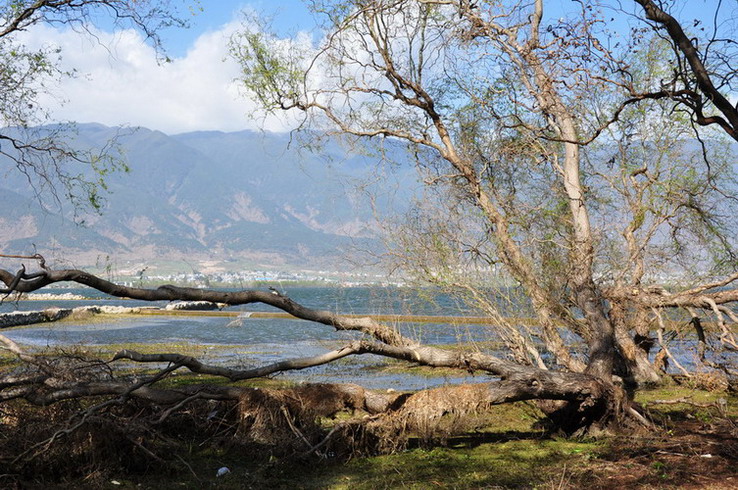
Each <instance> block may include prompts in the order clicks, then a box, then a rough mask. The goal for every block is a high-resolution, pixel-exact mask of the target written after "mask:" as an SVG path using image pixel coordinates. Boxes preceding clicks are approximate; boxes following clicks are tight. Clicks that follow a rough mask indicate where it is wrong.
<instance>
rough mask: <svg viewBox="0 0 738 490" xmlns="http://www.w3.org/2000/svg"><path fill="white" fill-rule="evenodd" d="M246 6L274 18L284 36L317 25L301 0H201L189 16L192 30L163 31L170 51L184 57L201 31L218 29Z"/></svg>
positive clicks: (278, 29) (275, 24)
mask: <svg viewBox="0 0 738 490" xmlns="http://www.w3.org/2000/svg"><path fill="white" fill-rule="evenodd" d="M244 8H248V9H253V10H255V11H256V12H259V13H264V14H265V15H266V16H269V17H271V18H272V19H273V21H274V24H273V25H274V27H275V28H276V29H277V31H278V32H279V34H282V35H289V34H291V33H294V32H295V31H298V30H311V29H313V27H314V21H313V16H312V14H311V13H310V12H309V10H308V8H307V7H306V4H305V2H304V1H302V0H279V1H268V0H258V1H250V2H243V1H240V2H239V1H232V0H209V1H208V0H201V1H200V8H198V9H195V14H194V15H187V18H188V19H189V21H190V23H191V28H190V29H170V30H168V31H167V32H165V33H164V40H165V42H166V45H167V49H168V52H169V53H170V55H172V56H176V57H180V56H184V55H185V54H186V52H187V49H188V48H189V47H190V46H191V45H192V43H194V42H195V40H196V39H197V38H198V37H199V36H200V35H201V34H203V33H205V32H213V31H217V30H218V29H220V28H221V26H223V25H224V24H226V23H228V22H229V21H231V20H232V19H233V18H234V16H237V15H238V13H239V12H240V11H242V10H243V9H244Z"/></svg>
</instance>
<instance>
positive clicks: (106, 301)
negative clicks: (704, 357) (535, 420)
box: [0, 286, 694, 389]
mask: <svg viewBox="0 0 738 490" xmlns="http://www.w3.org/2000/svg"><path fill="white" fill-rule="evenodd" d="M44 292H46V293H51V294H63V293H72V294H76V295H81V296H85V297H87V298H89V300H74V301H71V300H60V301H45V300H42V301H19V302H15V303H12V302H11V303H9V302H5V303H3V304H0V312H8V311H13V310H41V309H44V308H48V307H60V308H74V307H76V306H82V305H87V304H95V305H115V306H128V307H134V306H159V307H164V306H166V302H155V303H149V302H144V301H135V300H124V299H118V298H112V297H110V296H107V295H103V294H102V293H99V292H97V291H94V290H91V289H80V288H70V289H60V288H54V289H48V290H41V291H39V293H44ZM282 292H283V293H284V294H286V295H288V296H289V297H290V298H292V299H293V300H294V301H296V302H298V303H301V304H303V305H305V306H308V307H311V308H316V309H327V310H331V311H335V312H338V313H344V314H397V315H433V316H455V317H468V316H477V315H480V312H479V311H476V310H473V309H470V308H468V307H465V306H464V305H461V304H459V303H458V302H457V301H456V300H455V299H453V298H451V297H449V296H448V295H445V294H440V293H433V292H431V291H428V290H425V291H420V292H418V291H416V290H412V289H409V288H397V287H289V286H288V287H286V288H284V290H282ZM499 302H500V304H501V308H502V310H503V311H504V312H505V313H506V314H508V315H514V316H529V315H531V311H530V309H529V307H527V306H525V305H523V306H519V305H510V304H506V303H504V302H503V300H502V299H500V300H499ZM225 311H232V312H234V313H241V312H243V313H246V312H250V311H279V310H276V309H275V308H273V307H270V306H266V305H262V304H251V305H243V306H237V307H229V308H226V309H225ZM234 324H235V325H236V326H234ZM396 326H397V327H398V328H399V329H400V330H401V331H402V332H403V333H404V334H405V335H408V336H410V337H412V338H414V339H417V340H419V341H421V342H424V343H427V344H437V345H450V344H455V343H459V342H495V341H497V340H498V339H499V338H498V336H497V335H496V334H495V333H494V332H493V331H492V330H491V329H490V327H489V326H488V325H484V324H480V323H456V324H453V325H449V324H448V323H398V324H397V325H396ZM3 334H4V335H6V336H8V337H9V338H11V339H13V340H14V341H16V342H18V343H20V344H22V345H29V346H34V347H37V348H45V347H51V348H54V347H63V346H70V345H81V346H89V347H93V348H94V347H96V346H103V345H110V344H127V343H144V344H146V343H151V344H169V343H173V344H180V345H187V346H188V347H189V350H190V351H192V350H193V348H194V351H195V352H198V350H199V349H200V348H201V349H202V351H201V353H198V354H196V356H197V357H198V358H199V359H201V360H203V361H205V362H213V363H215V362H217V363H221V364H225V365H229V366H231V367H242V368H243V367H252V366H257V365H262V364H265V363H270V362H275V361H278V360H283V359H287V358H295V357H307V356H314V355H317V354H320V353H323V352H325V351H327V350H332V349H335V348H338V347H340V346H341V345H344V344H345V343H346V342H348V341H350V340H353V339H356V338H359V337H360V335H361V334H360V333H357V332H336V331H334V330H333V329H332V328H331V327H328V326H325V325H319V324H314V323H311V322H307V321H303V320H292V319H282V318H245V315H242V316H241V317H239V318H238V321H236V322H234V317H224V316H175V315H171V316H166V315H165V316H159V315H156V316H148V315H138V316H121V317H115V316H102V317H93V318H92V319H91V320H84V321H79V320H77V321H75V320H63V321H60V322H56V323H46V324H37V325H32V326H26V327H15V328H11V329H5V330H3ZM488 345H489V344H488ZM692 345H693V342H691V341H686V340H679V339H677V340H676V341H675V342H674V343H672V344H671V346H670V348H671V350H672V353H673V354H674V355H676V356H677V357H678V358H679V360H680V362H681V363H682V364H683V365H684V366H685V367H686V368H687V369H691V368H693V367H694V363H693V359H694V352H693V349H692ZM497 354H500V355H503V356H504V353H501V352H497ZM386 365H387V360H386V359H384V358H381V357H378V356H374V355H362V356H352V357H350V358H347V359H343V360H341V361H339V362H337V363H332V364H329V365H324V366H319V367H315V368H309V369H306V370H303V371H293V372H289V373H284V374H282V375H281V376H284V377H287V378H289V379H293V380H304V381H311V382H316V381H323V382H355V383H359V384H362V385H364V386H367V387H374V388H389V387H392V388H395V389H422V388H427V387H430V386H436V385H439V384H443V383H458V382H464V381H474V380H480V379H481V380H486V379H489V376H487V375H477V376H454V377H444V376H431V377H429V376H426V375H419V374H408V373H401V374H398V373H395V372H392V373H387V370H386V369H383V366H386Z"/></svg>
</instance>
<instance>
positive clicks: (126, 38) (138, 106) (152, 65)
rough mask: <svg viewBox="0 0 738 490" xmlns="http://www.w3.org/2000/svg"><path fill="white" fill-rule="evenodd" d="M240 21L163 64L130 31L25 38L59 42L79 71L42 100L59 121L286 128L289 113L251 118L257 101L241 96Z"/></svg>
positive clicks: (46, 32) (181, 128) (54, 32)
mask: <svg viewBox="0 0 738 490" xmlns="http://www.w3.org/2000/svg"><path fill="white" fill-rule="evenodd" d="M238 26H239V23H238V22H235V21H234V22H231V23H229V24H226V25H224V26H222V27H221V28H220V29H218V30H216V31H212V32H207V33H204V34H202V35H201V36H200V37H199V38H198V39H197V40H196V41H195V43H194V44H193V45H192V46H191V47H190V49H189V50H188V51H187V54H186V55H185V56H184V57H182V58H176V59H174V60H173V61H172V62H171V63H165V64H157V62H156V56H155V53H154V50H153V49H152V48H151V47H149V46H148V45H146V44H145V43H144V41H143V39H142V37H141V36H140V35H139V34H138V33H137V32H135V31H132V30H125V31H117V32H114V33H110V32H102V31H96V30H95V31H93V33H94V35H95V36H96V37H98V38H99V41H96V40H95V39H93V38H92V36H89V35H82V34H79V33H77V32H74V31H72V30H69V29H63V30H61V29H54V28H51V27H48V26H37V27H35V28H34V29H32V30H30V31H28V32H26V33H23V36H22V38H21V39H20V41H21V42H23V43H25V44H26V45H28V46H29V47H39V46H41V45H57V46H60V47H61V48H62V57H63V66H64V68H65V69H70V68H75V69H76V70H77V71H78V76H77V77H76V78H73V79H67V80H64V81H62V82H61V83H60V84H59V86H58V87H56V90H55V93H54V94H53V96H52V95H48V96H45V97H44V99H43V100H42V101H41V102H42V104H44V105H45V106H46V107H47V108H49V109H50V110H51V113H52V115H53V116H54V118H55V119H57V120H71V121H77V122H98V123H102V124H106V125H110V126H113V125H121V124H123V125H131V126H145V127H148V128H150V129H157V130H160V131H163V132H165V133H169V134H175V133H180V132H186V131H196V130H221V131H236V130H240V129H247V128H248V129H266V130H269V131H284V130H286V129H288V128H289V123H287V122H286V121H287V118H285V117H283V116H269V117H267V118H253V115H254V114H256V113H257V112H258V111H257V105H256V103H254V102H253V101H249V100H247V99H246V98H245V97H244V96H243V95H241V94H239V90H238V86H237V82H235V81H234V79H235V78H236V77H237V76H238V73H239V68H238V65H237V64H236V63H235V62H234V61H233V60H231V59H229V58H228V57H227V54H228V47H227V45H228V39H229V37H230V35H231V34H232V33H233V32H234V31H235V30H236V29H237V28H238ZM60 100H64V102H63V103H61V102H60Z"/></svg>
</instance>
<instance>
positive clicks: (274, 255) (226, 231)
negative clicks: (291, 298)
mask: <svg viewBox="0 0 738 490" xmlns="http://www.w3.org/2000/svg"><path fill="white" fill-rule="evenodd" d="M116 136H117V143H118V145H119V148H120V154H121V155H122V158H123V160H124V161H125V162H126V164H127V166H128V167H129V169H130V170H129V172H116V173H111V174H109V175H107V176H106V177H105V182H106V185H107V186H108V189H109V194H108V195H106V196H105V197H106V199H105V202H104V205H103V207H102V209H101V212H100V213H99V214H90V213H88V214H85V215H79V214H75V210H73V209H71V206H70V205H69V204H68V203H66V202H64V201H63V200H62V202H61V204H60V203H59V202H56V201H54V200H51V199H48V198H47V197H48V196H44V195H43V194H42V195H41V198H40V199H39V198H38V197H34V192H33V188H32V187H30V186H29V184H28V182H27V179H26V178H25V176H23V175H22V174H21V173H19V172H17V171H14V170H12V169H11V170H8V171H7V172H6V174H5V176H4V177H5V178H4V179H3V181H2V182H0V203H1V204H2V206H3V209H4V210H5V212H4V213H3V214H2V216H1V217H0V230H2V233H0V250H2V252H3V253H6V254H8V253H17V254H29V253H33V252H34V251H38V252H39V253H42V254H45V255H47V256H49V255H50V256H53V257H54V258H56V259H57V260H62V261H67V262H71V263H74V264H75V265H79V266H89V265H93V264H98V265H99V264H100V262H101V261H109V260H115V261H116V263H120V264H130V265H131V266H132V267H133V266H135V267H139V266H140V265H141V264H143V263H174V262H182V261H185V262H187V263H191V264H194V263H197V264H198V266H197V268H198V269H203V268H205V269H207V268H208V267H210V268H212V269H219V270H224V269H229V268H233V267H264V268H270V267H301V268H306V267H309V268H312V269H318V268H324V269H329V270H340V269H343V268H345V267H346V264H345V263H343V262H342V259H343V258H345V257H346V256H347V255H351V252H352V251H353V250H375V251H376V250H378V248H381V245H380V241H379V240H378V238H377V235H376V229H377V226H376V221H375V218H374V216H375V213H374V211H376V210H377V207H379V208H382V209H383V210H386V209H387V206H389V204H388V202H389V198H388V199H384V200H383V199H376V196H375V198H374V199H372V200H371V202H370V199H369V198H368V197H367V196H366V195H365V193H364V192H362V191H361V190H359V189H360V186H357V185H358V184H362V185H363V184H366V183H367V182H370V181H372V180H373V179H374V178H375V175H376V172H377V169H378V168H379V167H378V166H377V161H378V157H376V156H372V155H371V154H370V152H368V151H357V150H356V149H351V148H347V147H346V146H344V145H342V144H341V143H339V142H338V141H335V140H331V141H328V142H327V143H326V144H324V145H322V146H321V147H320V150H319V151H315V152H310V151H307V150H303V149H301V147H300V145H298V144H297V143H296V142H295V141H292V138H291V136H290V135H289V134H282V133H259V132H251V131H242V132H235V133H223V132H212V131H211V132H193V133H185V134H178V135H171V136H169V135H166V134H164V133H162V132H159V131H153V130H149V129H146V128H137V129H135V130H131V131H129V130H126V131H123V132H121V130H120V128H111V127H106V126H103V125H99V124H82V125H79V126H78V127H77V133H76V136H75V139H74V145H76V146H78V147H84V148H101V147H103V146H104V145H106V144H107V143H108V142H109V141H110V140H111V139H112V138H114V137H116ZM0 163H1V164H2V167H0V168H8V166H7V165H6V163H10V162H0ZM397 168H398V167H395V169H397ZM402 172H405V173H404V174H403V173H402ZM392 178H393V179H394V182H395V183H398V186H397V188H398V189H399V191H398V194H395V195H394V199H395V200H394V201H393V202H406V201H407V192H408V190H407V189H408V188H409V186H407V185H405V184H403V183H402V182H401V181H403V180H408V179H412V177H411V169H410V168H409V167H408V168H407V169H405V170H400V171H399V172H393V177H392ZM408 182H409V181H408ZM379 187H381V188H382V190H383V191H386V190H387V181H383V183H382V184H380V185H379ZM390 187H391V186H390ZM398 196H399V197H398ZM380 197H381V196H380ZM80 223H82V224H80ZM111 258H112V259H111ZM203 264H204V267H203ZM194 268H195V266H193V269H194Z"/></svg>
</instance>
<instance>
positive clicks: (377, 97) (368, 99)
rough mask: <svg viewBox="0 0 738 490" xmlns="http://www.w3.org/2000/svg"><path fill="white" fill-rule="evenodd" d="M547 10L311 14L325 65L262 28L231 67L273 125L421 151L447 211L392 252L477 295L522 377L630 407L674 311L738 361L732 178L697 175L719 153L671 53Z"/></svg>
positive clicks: (319, 7) (459, 5)
mask: <svg viewBox="0 0 738 490" xmlns="http://www.w3.org/2000/svg"><path fill="white" fill-rule="evenodd" d="M543 4H544V2H542V1H535V2H529V3H527V4H520V3H512V2H511V3H506V2H502V3H499V2H497V3H492V2H457V1H452V0H449V1H442V0H438V1H436V0H424V1H401V0H394V1H390V0H387V1H367V2H363V1H362V2H348V3H346V2H342V3H333V2H313V5H314V8H315V9H316V11H317V12H319V13H322V14H324V15H325V18H326V34H325V37H324V38H323V39H322V41H321V42H320V44H319V45H318V46H317V47H316V48H315V49H314V50H310V49H308V48H306V47H305V46H295V45H293V44H291V43H290V42H289V41H288V40H277V39H276V38H274V37H270V35H269V34H268V32H267V29H266V28H265V27H262V28H260V29H254V28H251V29H250V30H247V31H245V32H244V33H243V34H242V35H241V36H240V37H237V38H234V41H233V51H234V55H235V56H236V57H237V58H238V59H240V60H241V61H242V64H243V69H244V75H243V81H244V85H245V86H246V87H247V89H248V90H250V91H251V93H252V94H253V95H255V96H256V97H257V98H258V99H259V100H261V102H262V104H263V105H264V108H265V109H266V110H267V111H275V110H296V111H302V112H303V113H304V114H305V115H306V119H305V125H306V126H307V127H311V128H317V129H319V130H328V131H332V132H335V133H337V134H342V135H345V136H348V137H353V138H368V139H372V138H373V139H380V140H381V139H385V138H391V139H393V140H399V141H404V142H406V143H407V144H408V145H409V147H411V148H412V149H413V151H414V152H415V154H416V156H417V165H418V167H419V169H420V170H421V173H422V175H423V177H424V179H425V181H426V183H427V184H428V185H429V186H430V187H432V188H433V189H435V190H436V191H437V193H438V195H440V196H441V197H440V200H439V201H438V202H439V203H440V205H438V206H435V207H434V206H433V205H430V204H428V203H423V204H422V205H421V206H419V207H418V209H416V210H415V211H413V212H412V215H411V220H410V224H411V225H414V226H415V228H413V227H412V226H411V227H409V228H404V229H403V235H404V236H403V237H401V238H400V239H399V240H398V242H397V243H398V244H399V245H400V246H399V247H397V248H396V249H395V250H399V252H398V253H397V254H396V257H400V264H401V265H402V266H404V267H406V268H411V269H412V270H414V271H415V272H417V273H418V274H419V275H420V276H421V277H423V278H424V279H425V280H426V281H428V282H431V283H433V284H437V285H442V286H444V287H448V288H450V289H453V290H456V291H458V292H461V293H462V294H464V295H466V296H467V297H468V298H471V299H473V300H474V302H475V303H476V304H477V305H480V307H481V309H482V310H484V311H485V312H486V313H488V314H489V315H490V318H491V319H492V321H493V322H494V323H495V324H496V325H497V326H498V330H499V332H500V335H501V337H502V338H503V339H504V340H505V341H506V342H507V343H508V345H509V347H510V349H511V352H512V353H514V356H515V358H516V359H517V360H518V361H519V362H522V363H524V364H528V365H535V366H537V367H538V368H539V369H541V370H546V369H551V368H552V367H553V366H550V365H546V363H545V362H543V360H542V359H543V357H544V356H542V352H541V351H545V352H546V353H548V354H550V355H551V356H552V358H553V359H554V360H555V362H556V363H557V364H558V365H559V366H561V367H562V368H564V369H565V370H566V371H569V372H572V373H586V374H587V375H591V376H593V377H594V378H595V379H598V380H600V382H602V383H603V384H604V385H605V386H610V387H611V389H613V390H614V391H613V392H617V388H616V387H613V385H611V381H612V376H613V375H614V374H617V375H619V376H620V377H622V378H624V379H626V380H627V381H629V382H632V383H637V382H646V381H650V382H653V381H657V380H658V379H659V377H660V373H659V372H658V370H657V368H656V366H655V365H654V364H653V363H652V362H651V361H650V360H649V356H648V354H649V350H650V347H651V346H652V345H653V343H654V339H655V337H651V332H653V331H655V329H656V327H655V326H656V324H657V322H656V320H657V317H658V315H659V314H660V313H659V311H660V309H663V308H669V307H679V306H682V305H680V303H681V301H686V302H687V303H689V305H686V304H685V305H683V306H689V307H693V308H701V309H704V310H705V311H706V313H707V314H708V315H714V318H715V319H716V323H717V325H718V327H719V331H720V339H721V348H727V349H734V348H736V347H738V346H737V345H736V341H735V339H734V336H733V334H732V333H731V332H730V329H729V328H728V327H727V326H726V323H725V317H726V315H732V316H734V314H733V313H732V312H731V313H730V314H729V313H727V311H730V310H727V309H726V308H725V306H723V305H724V304H726V303H730V302H732V301H733V300H734V299H735V292H732V291H731V292H730V293H727V292H724V291H716V290H715V288H717V287H724V286H727V285H729V284H731V283H732V281H733V280H734V279H735V277H736V276H735V269H734V261H731V260H730V258H731V257H733V247H734V245H735V243H734V241H733V240H732V239H731V238H730V237H731V235H730V234H729V233H726V229H727V228H726V227H725V226H726V225H727V221H726V217H727V216H728V215H729V213H730V211H729V209H730V207H731V206H732V203H731V202H730V200H726V199H723V197H724V196H725V195H726V194H727V193H729V192H730V191H729V190H728V189H729V188H726V187H721V186H723V185H724V184H725V183H726V182H727V183H730V181H731V172H732V169H731V168H730V166H729V165H726V164H723V163H719V164H717V165H715V168H714V170H715V173H712V170H713V169H712V168H711V167H710V166H706V165H702V166H700V162H701V161H702V160H701V158H702V156H703V150H704V152H706V153H712V157H713V160H714V161H715V162H718V161H719V157H718V156H716V155H717V154H718V153H720V151H719V148H720V146H719V144H718V145H713V146H710V145H705V146H704V147H703V148H701V149H700V148H698V149H696V150H695V149H694V148H691V149H690V148H689V141H688V139H689V135H690V134H689V133H688V132H687V131H685V129H689V128H690V126H689V120H688V119H685V118H682V117H680V115H679V114H678V113H677V114H674V112H673V109H672V107H673V104H672V103H670V102H669V101H670V100H671V98H672V96H674V95H678V94H675V93H674V92H673V91H670V90H666V89H664V88H663V87H662V86H660V85H661V82H662V80H663V77H660V74H662V73H663V72H664V71H665V70H668V72H671V70H672V65H671V64H668V63H664V62H663V59H660V58H659V55H662V54H663V53H664V52H665V51H664V50H663V46H664V45H663V43H660V42H659V39H658V38H657V39H653V38H649V37H647V36H645V35H644V34H643V32H642V31H637V30H636V31H635V32H634V33H632V34H633V35H634V36H635V37H633V38H630V39H626V40H625V42H624V43H623V44H622V46H625V47H617V44H616V43H615V41H616V36H614V35H612V33H610V32H608V30H607V25H606V19H605V18H604V17H603V14H602V12H601V11H600V10H597V9H596V8H594V7H593V6H592V5H589V4H581V5H579V6H578V7H577V8H576V10H573V11H569V12H563V13H562V15H561V16H559V15H558V14H559V12H557V15H556V16H555V17H554V16H553V15H548V16H547V15H546V13H545V12H544V8H543V7H544V5H543ZM253 24H254V22H253V21H252V23H251V25H253ZM634 44H641V45H645V46H646V48H648V47H649V46H652V47H653V48H652V51H651V52H650V53H649V52H648V51H649V50H648V49H645V50H644V49H640V48H638V49H633V48H632V47H631V46H633V45H634ZM656 49H661V51H659V53H658V54H657V53H655V52H654V51H653V50H656ZM722 52H723V53H724V51H722ZM667 59H668V58H667ZM705 90H706V88H705ZM698 122H699V121H698ZM703 122H704V121H703ZM660 125H661V126H663V127H664V128H668V129H664V130H663V131H660V132H659V134H660V136H659V137H658V138H652V135H651V134H650V133H651V132H652V131H651V130H652V129H653V128H658V126H660ZM706 137H709V138H719V134H717V133H707V136H706ZM659 138H660V139H659ZM708 147H709V148H708ZM716 148H718V149H717V150H716ZM706 153H705V154H706ZM667 155H670V156H668V157H667ZM667 158H669V160H668V161H666V159H667ZM674 159H679V161H680V162H681V163H686V164H687V165H686V167H684V169H685V170H684V171H682V167H680V166H679V165H676V164H675V162H674ZM718 174H719V175H720V178H719V179H716V175H718ZM718 181H719V182H718ZM613 202H614V203H615V204H612V203H613ZM423 206H425V207H427V208H429V209H431V212H430V213H423V212H422V207H423ZM721 206H722V207H721ZM441 209H444V210H445V211H439V210H441ZM407 230H410V233H405V231H407ZM605 238H609V239H607V240H605ZM408 250H412V254H411V255H410V256H409V255H408V253H407V252H408ZM706 250H711V251H713V252H716V256H715V258H716V260H715V261H714V262H709V261H708V260H706V259H707V257H708V255H707V254H706V253H705V251H706ZM616 254H619V255H616ZM667 254H670V255H669V256H668V257H667ZM700 254H701V256H702V258H699V255H700ZM616 256H619V257H620V260H619V263H617V264H615V262H614V261H613V259H614V257H616ZM659 257H661V259H659ZM689 257H691V258H692V259H694V260H695V261H694V262H691V265H690V267H691V269H692V270H690V273H691V274H692V277H691V279H694V280H696V281H698V278H700V277H701V278H705V282H701V283H699V284H700V285H699V286H697V287H694V288H689V289H686V290H682V291H677V292H669V291H668V290H666V289H664V287H663V286H664V285H663V284H660V283H659V281H661V280H663V279H664V278H665V277H664V276H670V277H672V278H677V276H679V272H680V271H679V270H678V269H677V268H676V266H677V264H680V261H681V265H682V266H683V265H684V261H687V263H689V262H688V260H687V259H688V258H689ZM480 263H481V264H482V266H483V268H482V269H478V268H477V266H478V265H479V264H480ZM729 264H733V265H729ZM613 266H614V267H613ZM492 268H495V270H497V269H502V270H504V271H505V273H506V275H507V277H508V278H509V279H510V280H512V281H513V283H514V284H516V285H519V287H520V288H521V289H522V290H523V291H524V292H525V295H526V297H527V299H528V301H529V302H530V304H531V305H532V307H533V310H534V311H535V315H536V318H537V323H538V327H539V328H537V329H534V330H531V329H530V328H527V327H521V326H518V325H514V324H513V325H511V324H510V322H509V321H506V320H505V316H506V315H505V314H503V312H502V311H501V310H500V306H499V301H498V297H499V294H497V296H495V294H491V293H490V289H494V286H495V283H494V282H493V281H490V280H489V278H488V280H487V282H486V284H485V279H484V276H485V271H487V272H488V271H489V270H491V269H492ZM474 271H477V272H478V273H477V274H473V273H472V272H474ZM479 271H481V272H479ZM719 274H725V276H723V277H724V279H715V278H716V277H720V276H719ZM475 275H476V276H477V278H478V279H479V280H477V281H476V282H475V283H474V284H472V282H471V281H470V280H469V279H470V277H472V276H475ZM711 278H712V279H711ZM718 285H719V286H718ZM702 294H704V295H705V296H704V297H702V298H700V295H702ZM677 298H679V299H677ZM654 308H655V310H654ZM721 308H722V310H721ZM654 315H655V316H654ZM561 327H564V328H565V329H567V330H568V331H569V332H570V334H567V335H566V336H562V334H561ZM571 334H573V337H572V336H571ZM572 339H577V340H579V339H581V340H583V341H584V342H585V343H586V345H587V349H586V352H585V353H579V352H577V350H576V348H575V347H574V343H573V342H572ZM664 348H666V347H664ZM582 354H583V355H582ZM615 398H617V397H615ZM613 400H614V399H612V400H611V401H613ZM614 406H615V405H612V407H614Z"/></svg>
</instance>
